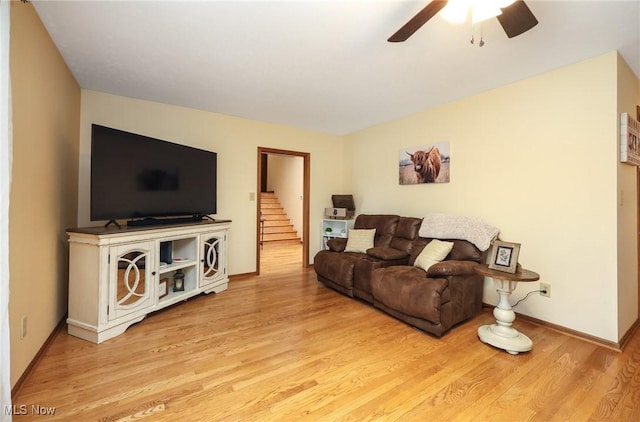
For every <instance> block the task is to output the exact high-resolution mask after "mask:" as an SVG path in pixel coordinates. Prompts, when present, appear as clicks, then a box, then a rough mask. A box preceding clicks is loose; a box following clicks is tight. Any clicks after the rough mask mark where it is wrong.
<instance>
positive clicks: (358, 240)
mask: <svg viewBox="0 0 640 422" xmlns="http://www.w3.org/2000/svg"><path fill="white" fill-rule="evenodd" d="M375 235H376V229H350V230H349V237H348V238H347V246H346V247H345V248H344V251H345V252H360V253H366V252H367V249H371V248H373V238H374V237H375Z"/></svg>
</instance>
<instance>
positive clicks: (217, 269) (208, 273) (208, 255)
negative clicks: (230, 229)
mask: <svg viewBox="0 0 640 422" xmlns="http://www.w3.org/2000/svg"><path fill="white" fill-rule="evenodd" d="M223 242H224V235H223V234H220V233H209V234H205V235H204V236H203V242H202V257H201V259H200V261H201V263H202V267H201V270H202V279H201V280H202V281H201V283H202V285H203V286H206V285H208V284H211V283H214V282H215V281H216V280H218V279H220V278H222V277H223V276H224V274H223V273H222V272H221V269H222V267H221V266H222V253H223V252H222V251H223V248H222V245H223Z"/></svg>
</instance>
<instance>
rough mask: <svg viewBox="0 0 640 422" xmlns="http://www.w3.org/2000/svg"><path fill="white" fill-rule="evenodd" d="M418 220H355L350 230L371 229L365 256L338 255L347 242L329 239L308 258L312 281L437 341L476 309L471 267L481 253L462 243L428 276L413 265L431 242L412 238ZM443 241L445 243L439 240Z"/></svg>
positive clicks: (478, 280) (477, 289) (479, 281)
mask: <svg viewBox="0 0 640 422" xmlns="http://www.w3.org/2000/svg"><path fill="white" fill-rule="evenodd" d="M421 223H422V219H419V218H414V217H400V216H397V215H366V214H361V215H359V216H358V217H357V218H356V221H355V223H354V229H372V228H375V229H376V235H375V239H374V247H373V248H371V249H368V250H367V251H366V253H357V252H344V249H345V246H346V243H347V240H346V239H332V240H330V241H329V242H328V247H329V249H328V250H323V251H320V252H318V253H317V254H316V256H315V258H314V268H315V271H316V274H317V277H318V280H319V281H320V282H322V283H324V284H325V285H327V286H328V287H331V288H333V289H335V290H337V291H339V292H341V293H343V294H345V295H347V296H350V297H356V298H359V299H362V300H364V301H366V302H368V303H371V304H372V305H373V306H375V307H376V308H378V309H380V310H382V311H384V312H386V313H388V314H389V315H392V316H394V317H396V318H398V319H400V320H401V321H404V322H406V323H408V324H410V325H412V326H415V327H417V328H419V329H421V330H424V331H427V332H429V333H431V334H433V335H435V336H438V337H440V336H441V335H442V334H443V333H445V332H446V331H447V330H449V329H450V328H451V327H452V326H454V325H455V324H457V323H459V322H462V321H464V320H466V319H468V318H471V317H473V316H474V315H476V314H477V313H478V312H480V310H481V309H482V291H483V283H484V282H483V280H484V277H482V276H481V275H479V274H476V273H475V272H474V271H473V267H474V266H475V265H477V264H478V263H479V262H482V261H483V259H484V254H483V253H482V252H481V251H480V250H479V249H478V248H477V247H476V246H474V245H473V244H472V243H470V242H467V241H465V240H448V241H451V242H453V243H454V245H453V248H452V250H451V252H450V253H449V255H448V256H447V257H446V259H445V260H444V261H442V262H439V263H437V264H434V265H433V266H431V267H430V268H429V270H428V271H424V270H422V269H421V268H418V267H415V266H414V265H413V264H414V262H415V260H416V258H417V257H418V255H419V254H420V252H422V249H423V248H424V247H425V246H426V245H427V244H428V243H429V242H430V241H431V240H432V239H429V238H422V237H419V236H418V231H419V229H420V225H421ZM442 240H446V239H442Z"/></svg>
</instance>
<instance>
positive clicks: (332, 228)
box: [321, 219, 353, 249]
mask: <svg viewBox="0 0 640 422" xmlns="http://www.w3.org/2000/svg"><path fill="white" fill-rule="evenodd" d="M352 227H353V220H352V219H348V220H338V219H323V220H322V245H321V246H322V249H327V241H328V240H330V239H334V238H346V237H347V236H348V235H349V229H350V228H352Z"/></svg>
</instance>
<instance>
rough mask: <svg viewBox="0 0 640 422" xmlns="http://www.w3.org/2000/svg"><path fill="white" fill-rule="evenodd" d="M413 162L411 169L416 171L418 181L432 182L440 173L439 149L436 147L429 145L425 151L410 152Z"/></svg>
mask: <svg viewBox="0 0 640 422" xmlns="http://www.w3.org/2000/svg"><path fill="white" fill-rule="evenodd" d="M407 154H409V155H410V156H411V161H412V162H413V170H414V171H415V172H416V178H417V181H418V183H434V182H435V181H436V179H437V178H438V175H439V174H440V166H441V165H442V160H441V159H440V150H439V149H438V148H437V147H435V146H434V147H431V148H429V149H428V150H425V151H416V152H414V153H413V154H410V153H409V152H407Z"/></svg>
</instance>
